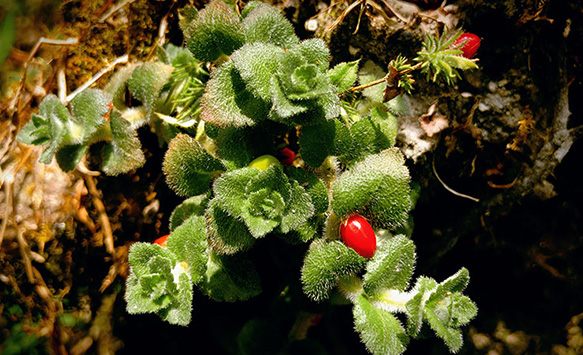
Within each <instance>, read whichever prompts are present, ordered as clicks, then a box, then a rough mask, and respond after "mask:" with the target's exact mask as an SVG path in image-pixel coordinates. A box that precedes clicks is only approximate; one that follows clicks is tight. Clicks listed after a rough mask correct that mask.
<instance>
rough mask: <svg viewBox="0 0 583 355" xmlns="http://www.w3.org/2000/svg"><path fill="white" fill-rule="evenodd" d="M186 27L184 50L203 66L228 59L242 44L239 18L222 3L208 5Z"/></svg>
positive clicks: (241, 28) (213, 2)
mask: <svg viewBox="0 0 583 355" xmlns="http://www.w3.org/2000/svg"><path fill="white" fill-rule="evenodd" d="M185 27H186V30H185V31H184V34H185V39H186V47H187V48H188V49H189V50H190V51H191V52H192V54H193V55H194V57H195V58H196V59H198V60H200V61H203V62H212V61H215V60H217V59H218V58H219V57H220V56H221V55H223V54H225V55H230V54H231V53H233V52H234V51H235V50H236V49H237V48H239V47H241V46H242V45H243V43H244V41H245V36H244V32H243V26H242V25H241V22H240V21H239V16H237V14H236V13H235V11H233V9H231V8H230V7H229V6H228V5H227V4H225V3H224V2H222V1H216V0H215V1H211V2H210V3H209V4H208V5H206V7H205V8H204V9H203V10H201V11H200V12H199V13H198V15H197V16H196V17H195V19H194V21H192V22H191V23H190V24H189V25H186V26H185Z"/></svg>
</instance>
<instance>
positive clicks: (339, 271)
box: [301, 239, 366, 301]
mask: <svg viewBox="0 0 583 355" xmlns="http://www.w3.org/2000/svg"><path fill="white" fill-rule="evenodd" d="M365 263H366V259H365V258H363V257H362V256H360V255H358V254H357V253H356V252H355V251H354V250H353V249H350V248H348V247H347V246H345V245H344V244H342V243H341V242H339V241H333V242H326V241H325V240H323V239H320V240H316V241H314V242H312V244H311V245H310V249H309V250H308V253H307V254H306V258H305V259H304V265H303V266H302V276H301V280H302V285H303V289H304V292H305V293H306V295H308V297H309V298H311V299H313V300H315V301H322V300H324V299H326V298H328V297H329V295H330V291H332V289H333V288H334V286H336V284H337V282H338V278H339V277H340V276H346V275H351V274H354V273H356V272H358V271H360V270H361V269H362V268H363V267H364V265H365Z"/></svg>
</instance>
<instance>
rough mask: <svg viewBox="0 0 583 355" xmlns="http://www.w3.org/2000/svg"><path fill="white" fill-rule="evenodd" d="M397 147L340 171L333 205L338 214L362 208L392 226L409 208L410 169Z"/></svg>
mask: <svg viewBox="0 0 583 355" xmlns="http://www.w3.org/2000/svg"><path fill="white" fill-rule="evenodd" d="M404 163H405V161H404V158H403V156H402V154H401V153H400V152H399V150H398V149H396V148H392V149H388V150H385V151H383V152H381V153H379V154H375V155H369V156H368V157H366V159H364V160H363V161H361V162H358V163H356V164H355V165H354V166H353V167H352V169H350V170H349V171H347V172H345V173H344V174H342V175H341V176H340V177H339V178H338V180H337V181H336V183H335V184H334V186H333V199H332V208H333V209H334V212H335V213H336V214H337V215H338V216H345V215H347V214H349V213H351V212H353V211H356V210H362V214H363V215H364V216H365V217H368V218H370V219H371V220H373V221H374V222H375V223H377V224H379V225H381V226H384V227H387V228H395V227H398V226H399V225H401V224H403V223H404V222H405V221H406V220H407V216H408V213H409V210H410V209H411V205H412V203H411V197H410V187H409V171H408V169H407V167H406V166H405V164H404Z"/></svg>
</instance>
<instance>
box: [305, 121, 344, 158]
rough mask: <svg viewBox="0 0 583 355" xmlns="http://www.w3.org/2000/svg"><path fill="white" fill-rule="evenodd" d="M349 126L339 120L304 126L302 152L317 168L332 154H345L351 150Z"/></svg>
mask: <svg viewBox="0 0 583 355" xmlns="http://www.w3.org/2000/svg"><path fill="white" fill-rule="evenodd" d="M351 144H352V142H351V137H350V132H349V130H348V128H347V127H346V126H345V125H343V124H342V123H340V122H339V121H337V120H334V121H327V122H324V123H321V124H318V125H314V126H305V127H302V134H301V136H300V154H301V156H302V159H303V160H304V161H305V162H306V164H308V165H309V166H311V167H314V168H317V167H319V166H320V165H322V163H323V162H324V160H325V159H326V158H327V157H328V156H330V155H344V154H346V153H348V152H349V151H350V149H349V148H350V147H351Z"/></svg>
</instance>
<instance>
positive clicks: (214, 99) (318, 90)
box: [185, 2, 357, 127]
mask: <svg viewBox="0 0 583 355" xmlns="http://www.w3.org/2000/svg"><path fill="white" fill-rule="evenodd" d="M251 7H252V9H250V10H245V11H244V16H243V17H244V18H243V21H242V22H237V21H238V20H237V21H236V20H235V17H236V15H234V13H232V10H230V9H229V8H228V7H226V6H223V5H220V6H219V5H218V4H217V2H212V3H211V4H209V5H208V6H207V7H206V8H205V9H204V10H202V11H201V12H200V14H198V16H197V17H196V18H195V19H194V20H193V21H192V23H191V24H190V25H185V28H186V31H185V33H186V34H187V37H188V38H189V39H188V40H187V43H188V47H189V49H190V50H191V51H192V52H193V54H194V56H195V57H196V58H198V59H200V60H207V61H212V60H215V59H217V58H218V57H219V55H220V54H221V53H223V54H227V55H230V58H229V60H228V61H227V62H225V63H224V64H222V65H221V66H220V67H219V68H218V69H217V70H215V71H214V72H213V73H212V74H211V78H210V80H209V82H208V85H207V88H206V90H205V93H204V95H203V97H202V101H201V117H202V119H203V120H204V121H205V122H208V123H212V124H214V125H216V126H220V127H227V126H234V127H243V126H252V125H255V124H256V123H258V122H260V121H262V120H264V119H271V120H273V121H277V122H282V123H285V124H287V125H295V124H312V123H314V122H318V121H323V120H326V119H333V118H335V117H337V116H338V115H339V113H340V111H339V100H338V97H337V95H336V94H337V92H338V88H337V87H336V86H334V85H333V84H332V83H331V81H330V79H329V78H328V76H327V69H328V60H329V56H330V53H329V51H328V48H327V47H326V45H325V44H324V42H323V41H322V40H319V39H310V40H306V41H302V42H300V41H299V39H298V38H297V37H296V36H295V34H294V33H293V27H292V25H291V23H289V22H288V21H287V20H286V19H285V18H284V17H283V16H282V15H281V13H280V12H279V11H278V10H276V9H274V8H273V7H271V6H269V5H267V4H262V3H253V4H251ZM218 13H221V14H222V15H217V14H218ZM218 16H223V17H226V18H225V21H224V22H225V23H222V24H221V25H215V24H214V22H213V21H215V22H216V21H218V20H217V18H218ZM234 16H235V17H234ZM226 27H229V28H228V29H226ZM241 35H243V36H244V40H241V38H239V37H237V36H241ZM215 37H216V38H215ZM219 37H220V38H223V37H224V38H226V39H225V40H223V42H224V43H227V44H229V43H231V44H233V45H229V50H224V49H221V48H222V47H220V46H219V45H217V43H218V42H217V41H218V39H217V38H219ZM235 43H236V44H235ZM208 53H212V55H207V54H208ZM231 53H232V54H231ZM353 66H357V64H354V65H353ZM354 70H355V69H354V68H351V69H348V68H345V69H343V68H342V67H339V68H338V70H336V72H338V73H336V74H335V75H333V77H334V78H335V80H337V84H338V85H344V86H346V85H350V84H349V83H348V81H349V80H350V79H347V78H344V76H346V75H348V74H347V72H350V71H354ZM345 72H346V73H345ZM348 76H350V75H348Z"/></svg>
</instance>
